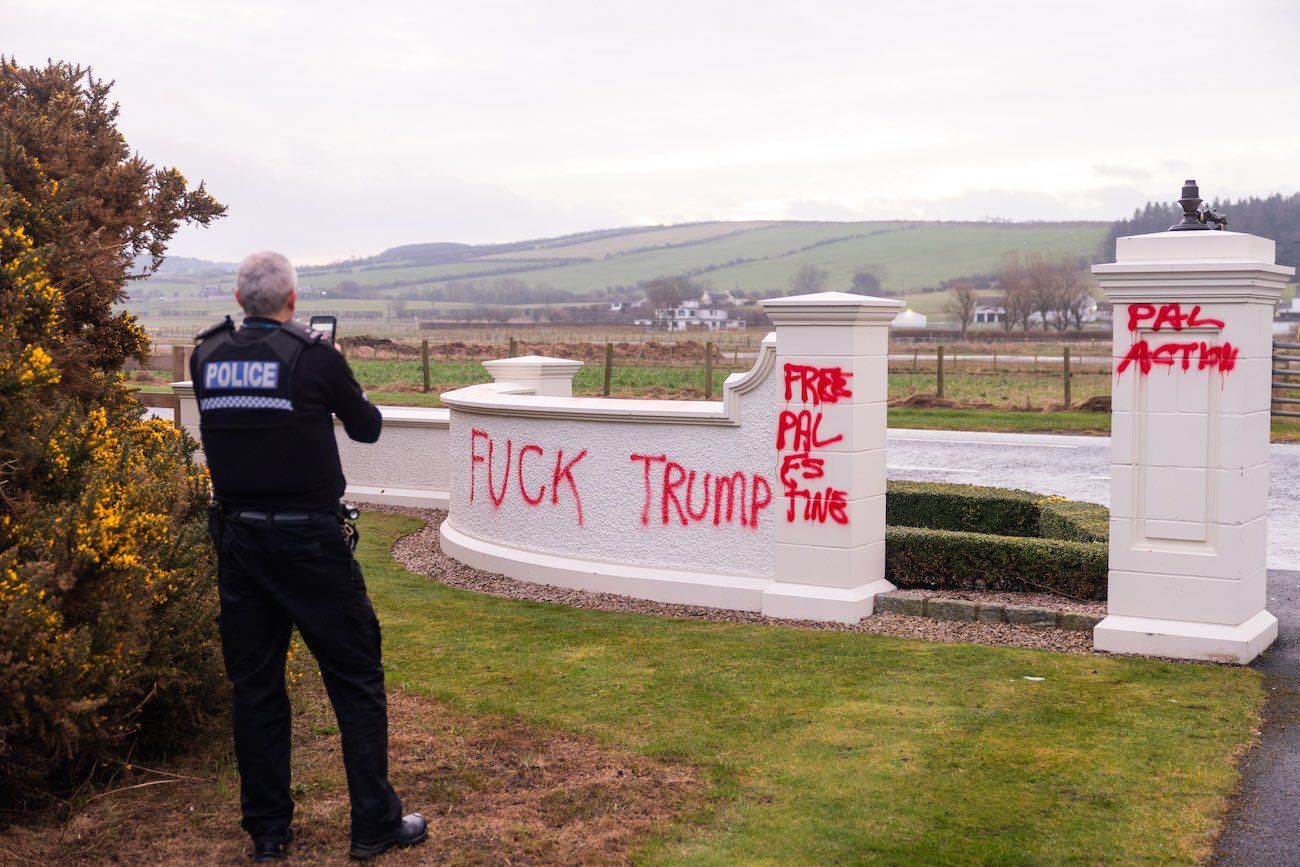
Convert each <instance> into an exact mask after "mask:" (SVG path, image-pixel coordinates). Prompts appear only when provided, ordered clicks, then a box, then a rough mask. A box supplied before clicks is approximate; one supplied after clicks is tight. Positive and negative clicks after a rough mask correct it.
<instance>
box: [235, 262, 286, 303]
mask: <svg viewBox="0 0 1300 867" xmlns="http://www.w3.org/2000/svg"><path fill="white" fill-rule="evenodd" d="M235 285H236V286H238V287H239V304H240V306H241V307H243V308H244V312H245V313H247V314H248V315H249V316H270V315H272V314H275V313H279V312H280V311H281V310H283V309H284V304H285V302H286V301H288V300H289V293H290V292H292V291H293V290H295V289H297V288H298V272H297V271H295V270H294V268H293V265H291V264H289V260H288V259H286V258H285V257H284V256H282V255H280V254H279V253H275V252H272V251H270V250H263V251H261V252H259V253H252V254H250V255H249V256H247V257H246V258H245V259H244V261H243V262H240V263H239V272H238V273H237V274H236V275H235Z"/></svg>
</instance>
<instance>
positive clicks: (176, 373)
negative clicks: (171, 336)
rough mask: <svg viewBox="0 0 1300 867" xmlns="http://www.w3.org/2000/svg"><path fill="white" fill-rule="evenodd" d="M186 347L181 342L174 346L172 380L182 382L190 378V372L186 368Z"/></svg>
mask: <svg viewBox="0 0 1300 867" xmlns="http://www.w3.org/2000/svg"><path fill="white" fill-rule="evenodd" d="M186 360H187V359H186V358H185V347H184V346H183V345H181V344H179V343H177V344H174V345H173V346H172V382H180V381H181V380H185V379H189V378H190V377H189V372H188V371H187V370H186V369H185V362H186Z"/></svg>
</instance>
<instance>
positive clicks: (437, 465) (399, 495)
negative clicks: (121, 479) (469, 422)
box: [172, 382, 451, 509]
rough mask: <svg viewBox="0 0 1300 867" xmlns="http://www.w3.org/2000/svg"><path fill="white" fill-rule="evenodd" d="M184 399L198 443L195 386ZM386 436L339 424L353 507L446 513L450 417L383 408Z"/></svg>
mask: <svg viewBox="0 0 1300 867" xmlns="http://www.w3.org/2000/svg"><path fill="white" fill-rule="evenodd" d="M172 390H173V392H174V393H175V394H176V397H177V399H178V409H177V413H178V418H177V420H178V421H179V422H180V423H181V425H182V426H183V427H184V428H185V429H186V430H187V431H189V433H190V434H191V435H192V436H193V437H194V439H196V440H197V439H198V438H199V407H198V402H197V401H196V400H195V398H194V386H193V384H192V383H190V382H177V383H175V384H174V385H173V387H172ZM379 411H380V413H382V414H383V416H384V431H383V434H382V435H381V436H380V438H379V442H377V443H358V442H354V441H353V440H350V439H348V437H347V434H345V433H344V432H343V424H342V423H341V422H339V421H338V419H335V421H334V433H335V439H336V440H337V441H338V445H339V458H340V460H342V462H343V474H344V476H345V477H346V478H347V481H348V489H347V493H346V494H345V495H344V496H346V497H347V499H348V501H349V502H356V503H380V504H384V505H392V506H418V507H421V508H426V509H445V508H447V502H448V499H449V498H448V494H447V487H448V477H449V475H450V473H449V472H448V469H447V458H448V452H447V431H448V428H449V423H450V415H451V414H450V413H449V412H448V411H447V410H445V409H435V408H426V407H414V406H381V407H380V408H379Z"/></svg>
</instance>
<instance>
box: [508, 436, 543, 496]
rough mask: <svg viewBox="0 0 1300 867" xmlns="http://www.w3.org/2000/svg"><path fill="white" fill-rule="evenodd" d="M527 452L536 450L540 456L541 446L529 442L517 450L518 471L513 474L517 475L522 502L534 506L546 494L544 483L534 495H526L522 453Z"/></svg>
mask: <svg viewBox="0 0 1300 867" xmlns="http://www.w3.org/2000/svg"><path fill="white" fill-rule="evenodd" d="M508 442H509V440H507V443H508ZM529 452H536V453H537V456H538V457H541V456H542V447H541V446H535V445H531V444H530V445H526V446H524V447H523V448H521V449H520V450H519V470H518V472H516V473H515V475H516V476H518V477H519V496H521V497H523V498H524V502H525V503H527V504H528V505H530V506H536V505H537V504H539V503H540V502H541V501H542V498H543V497H545V496H546V485H544V484H543V485H542V486H541V487H540V488H538V489H537V496H536V497H530V496H528V491H526V490H524V455H526V454H528V453H529Z"/></svg>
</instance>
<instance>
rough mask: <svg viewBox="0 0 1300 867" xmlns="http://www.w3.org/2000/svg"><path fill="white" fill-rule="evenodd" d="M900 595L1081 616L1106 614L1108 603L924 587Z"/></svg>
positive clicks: (904, 590)
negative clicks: (1023, 607) (1052, 610)
mask: <svg viewBox="0 0 1300 867" xmlns="http://www.w3.org/2000/svg"><path fill="white" fill-rule="evenodd" d="M898 592H899V593H906V594H908V595H909V596H919V597H921V598H923V599H930V598H933V597H938V598H940V599H965V600H966V601H968V602H987V603H990V604H994V605H1039V606H1042V607H1043V608H1054V609H1056V610H1057V611H1077V612H1079V613H1081V614H1105V613H1106V603H1105V602H1097V601H1094V600H1088V599H1075V598H1073V597H1070V596H1060V595H1058V594H1056V593H1009V592H1006V591H999V590H930V589H928V588H924V587H900V588H898Z"/></svg>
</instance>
